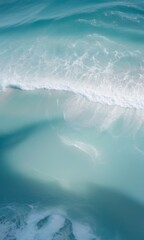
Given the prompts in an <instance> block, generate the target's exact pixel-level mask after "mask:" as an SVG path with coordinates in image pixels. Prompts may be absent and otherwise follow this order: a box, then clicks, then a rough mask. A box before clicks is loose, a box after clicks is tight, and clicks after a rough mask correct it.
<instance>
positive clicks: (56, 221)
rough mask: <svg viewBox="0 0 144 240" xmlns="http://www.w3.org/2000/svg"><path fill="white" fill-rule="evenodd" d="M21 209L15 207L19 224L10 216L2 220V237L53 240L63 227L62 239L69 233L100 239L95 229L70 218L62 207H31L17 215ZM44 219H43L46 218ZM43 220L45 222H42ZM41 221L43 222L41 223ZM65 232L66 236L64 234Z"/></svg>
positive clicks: (0, 229)
mask: <svg viewBox="0 0 144 240" xmlns="http://www.w3.org/2000/svg"><path fill="white" fill-rule="evenodd" d="M18 210H20V209H15V211H16V212H14V215H15V216H14V217H15V220H16V219H17V220H18V222H19V224H20V225H19V226H17V225H16V224H15V223H16V221H13V218H12V221H11V219H10V218H9V217H8V216H5V218H4V219H5V220H4V221H3V222H0V239H1V240H4V239H7V240H10V239H14V238H15V239H17V240H45V239H47V240H52V239H53V238H54V239H57V237H56V238H55V237H54V236H55V234H57V233H58V232H59V231H60V229H62V228H63V231H62V232H61V234H60V236H61V237H60V239H65V238H66V237H67V234H68V235H69V234H71V232H69V231H71V230H72V233H73V234H74V236H75V237H76V239H77V240H82V239H83V240H92V239H96V240H99V239H100V238H98V237H96V235H95V234H94V233H93V230H92V229H91V227H90V226H89V225H88V224H87V223H81V222H78V221H75V220H72V219H70V218H69V217H68V216H67V213H66V212H65V211H63V210H61V209H49V210H47V209H45V210H38V209H35V208H34V207H33V208H30V211H29V212H25V211H24V212H23V214H22V212H21V215H20V216H17V211H18ZM46 218H47V220H44V221H43V219H46ZM66 220H68V221H69V223H71V224H72V229H71V228H67V226H66V225H65V224H66ZM41 221H43V222H41ZM40 222H41V223H40ZM63 234H64V236H63Z"/></svg>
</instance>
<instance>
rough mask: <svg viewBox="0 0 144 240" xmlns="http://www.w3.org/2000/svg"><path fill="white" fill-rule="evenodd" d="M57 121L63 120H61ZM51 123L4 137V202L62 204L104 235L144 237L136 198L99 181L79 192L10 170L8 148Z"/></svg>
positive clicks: (0, 141)
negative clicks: (7, 158)
mask: <svg viewBox="0 0 144 240" xmlns="http://www.w3.org/2000/svg"><path fill="white" fill-rule="evenodd" d="M55 121H56V122H55V123H59V122H61V119H56V120H55ZM53 123H54V121H53ZM51 124H52V123H51V121H45V122H41V123H36V124H33V125H29V126H26V127H23V128H21V129H19V130H17V131H15V132H12V133H8V134H3V135H1V136H0V159H1V162H0V204H1V205H3V204H4V205H7V204H11V203H14V204H38V205H40V206H44V207H58V206H60V207H62V208H64V209H66V211H67V212H68V214H69V215H70V216H71V217H74V218H77V219H79V220H81V221H87V222H89V223H90V224H91V225H92V226H93V229H96V231H99V234H100V235H101V234H102V235H103V236H104V237H106V236H109V239H112V238H113V237H114V236H115V235H116V234H118V235H119V236H121V238H120V239H124V240H129V239H130V240H143V239H144V206H143V205H142V204H140V203H138V202H136V201H134V200H133V199H132V198H130V197H128V196H126V195H124V194H122V193H120V192H116V191H114V190H112V189H108V188H105V187H100V186H97V185H95V184H89V185H88V186H87V189H89V190H88V192H87V193H79V194H78V193H77V194H76V193H73V192H70V191H68V190H66V189H64V188H63V187H62V186H60V185H59V184H58V183H55V182H51V183H50V182H49V183H41V182H39V181H36V180H32V179H28V178H25V177H23V176H21V175H18V174H16V173H15V174H13V173H11V172H10V171H9V170H7V168H6V165H5V161H6V155H7V153H8V151H9V150H11V149H12V148H14V147H16V146H17V145H18V144H20V143H22V142H23V141H25V140H26V139H27V138H29V137H30V136H31V135H32V134H34V133H35V132H36V131H38V130H41V129H42V128H45V127H50V126H51ZM97 229H99V230H97ZM104 239H105V238H104Z"/></svg>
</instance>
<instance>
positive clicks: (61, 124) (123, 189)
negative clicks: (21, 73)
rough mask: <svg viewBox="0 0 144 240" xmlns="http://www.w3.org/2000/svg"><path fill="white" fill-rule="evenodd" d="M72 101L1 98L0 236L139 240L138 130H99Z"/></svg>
mask: <svg viewBox="0 0 144 240" xmlns="http://www.w3.org/2000/svg"><path fill="white" fill-rule="evenodd" d="M76 97H77V96H74V95H73V94H67V93H64V92H57V91H55V92H53V91H52V92H47V91H35V92H22V91H19V90H9V91H7V92H5V93H3V94H2V96H1V98H2V100H3V101H2V106H1V124H0V126H1V136H0V149H1V151H0V152H1V168H0V169H1V181H0V189H1V190H0V191H1V198H0V202H1V210H0V211H1V216H2V217H1V219H0V221H1V225H0V226H1V227H0V229H1V230H0V234H1V236H3V238H2V239H5V237H6V236H7V237H6V239H11V237H12V236H13V237H16V239H45V238H46V237H47V238H48V239H64V237H65V239H99V238H100V239H136V238H137V236H138V237H139V239H143V236H144V230H143V219H144V206H143V202H144V193H143V190H142V189H143V168H144V161H143V149H142V145H143V144H142V143H143V134H142V132H143V127H142V126H141V127H140V129H139V130H138V131H136V132H135V130H134V128H133V129H132V128H130V125H129V128H128V126H127V124H126V122H125V120H124V119H123V121H122V118H121V121H120V119H119V120H117V121H115V122H113V123H111V126H110V127H109V128H108V129H107V128H105V129H104V128H102V125H101V122H100V121H97V115H95V117H94V116H93V112H90V110H91V111H92V109H89V108H88V109H86V108H85V109H84V108H83V105H84V99H83V98H81V99H80V97H78V100H77V101H78V103H79V104H78V106H79V108H78V109H79V112H78V109H77V108H75V109H76V110H77V111H76V112H75V114H74V111H72V106H71V105H70V102H71V101H72V100H74V98H75V104H76V103H77V102H76ZM72 102H73V101H72ZM28 103H29V104H28ZM80 103H81V105H80ZM67 106H69V109H67ZM96 107H98V106H97V104H95V105H93V110H94V109H96ZM70 109H71V111H70V113H69V110H70ZM82 109H83V112H82ZM109 111H110V109H109ZM117 111H118V109H117ZM127 111H129V110H127ZM68 113H69V114H68ZM72 113H73V114H72ZM90 114H91V115H90ZM103 114H105V112H103V111H102V109H101V112H100V111H99V114H98V117H100V115H101V117H102V118H103ZM125 114H126V113H125ZM128 114H129V112H128V113H127V118H128V117H129V121H130V118H131V114H129V115H128ZM87 116H88V117H87ZM91 116H92V120H91V121H89V120H90V119H91ZM81 117H82V120H83V121H82V120H81ZM108 120H109V119H107V121H108ZM132 120H133V118H132ZM105 125H106V119H105ZM133 126H135V125H133ZM48 219H49V220H48ZM39 225H40V228H39V227H38V226H39ZM77 231H78V233H77ZM23 232H26V235H25V234H24V236H23Z"/></svg>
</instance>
